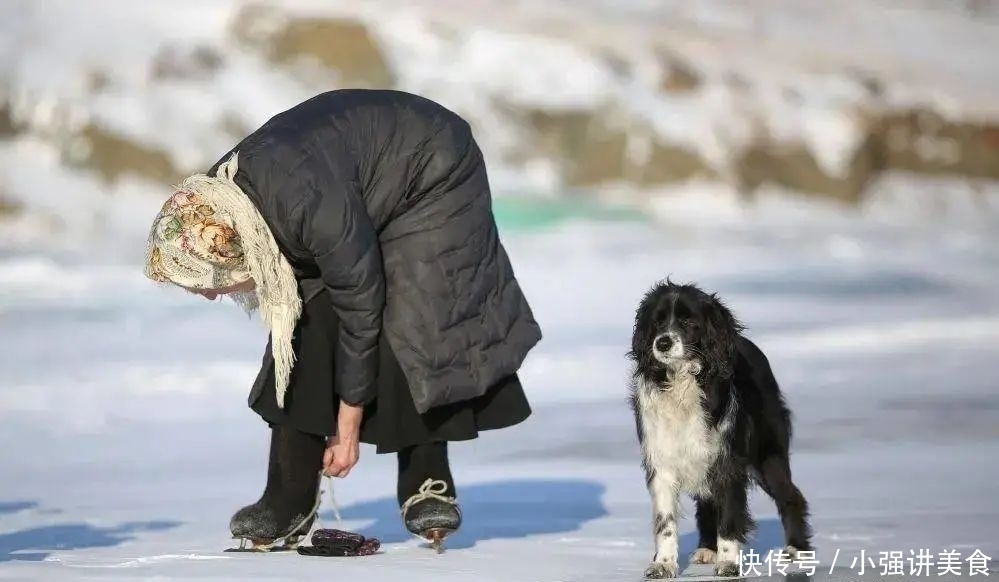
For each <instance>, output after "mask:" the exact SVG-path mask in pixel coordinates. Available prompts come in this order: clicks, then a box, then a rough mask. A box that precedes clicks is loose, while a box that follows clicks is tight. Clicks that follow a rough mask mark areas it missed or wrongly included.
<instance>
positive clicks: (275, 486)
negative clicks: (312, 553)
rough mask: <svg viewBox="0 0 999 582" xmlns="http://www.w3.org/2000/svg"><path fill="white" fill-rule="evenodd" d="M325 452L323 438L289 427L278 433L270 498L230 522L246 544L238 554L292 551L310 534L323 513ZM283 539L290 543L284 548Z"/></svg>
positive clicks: (266, 496) (268, 490) (273, 438)
mask: <svg viewBox="0 0 999 582" xmlns="http://www.w3.org/2000/svg"><path fill="white" fill-rule="evenodd" d="M323 448H324V441H323V439H322V437H317V436H313V435H309V434H306V433H302V432H299V431H296V430H294V429H290V428H286V427H275V428H274V429H273V433H272V435H271V459H270V464H269V467H268V479H267V487H266V488H265V490H264V494H263V496H262V497H261V498H260V500H258V501H257V502H256V503H254V504H252V505H247V506H246V507H243V508H242V509H240V510H239V511H237V512H236V513H235V515H233V516H232V519H231V520H230V522H229V530H230V531H231V532H232V537H233V538H234V539H239V540H240V545H239V548H238V549H236V550H233V551H258V552H260V551H264V552H266V551H271V550H274V549H279V550H290V549H294V548H296V547H297V546H298V544H299V542H301V540H302V538H304V537H305V536H306V535H308V533H309V530H310V529H311V528H312V524H313V523H314V522H315V518H316V512H317V510H318V509H319V494H320V491H319V481H320V478H321V473H320V469H321V466H322V455H323ZM282 540H283V541H284V544H282V545H278V542H280V541H282ZM247 542H249V543H250V547H249V548H247V547H246V543H247Z"/></svg>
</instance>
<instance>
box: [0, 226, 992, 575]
mask: <svg viewBox="0 0 999 582" xmlns="http://www.w3.org/2000/svg"><path fill="white" fill-rule="evenodd" d="M816 212H817V211H815V210H814V209H811V210H809V211H807V212H801V213H799V215H797V218H794V219H791V218H775V217H779V216H780V214H779V213H775V212H769V213H768V216H769V217H770V218H768V219H766V220H763V219H760V218H754V217H753V216H751V215H750V216H745V217H744V218H743V219H742V221H741V222H738V223H730V224H729V225H728V226H725V227H724V228H705V227H701V228H693V227H690V226H684V225H683V222H680V221H670V220H669V219H668V218H667V220H666V224H664V225H658V226H655V227H651V226H649V225H646V224H642V223H631V222H610V221H605V222H597V221H592V220H588V221H583V222H577V223H566V224H561V225H557V226H553V227H551V228H548V229H541V230H534V231H520V232H518V231H515V230H514V229H512V228H511V229H509V230H508V231H506V232H507V234H506V235H505V236H506V239H507V245H508V247H509V249H510V252H511V254H512V256H513V258H514V261H515V265H516V267H517V271H518V274H519V276H520V277H521V279H522V281H523V284H524V287H525V289H526V291H527V293H528V295H529V297H530V299H531V301H532V303H533V305H534V307H535V310H536V312H537V315H538V317H539V319H540V320H541V322H542V324H543V326H544V328H545V332H546V338H545V340H544V342H543V343H542V345H541V346H539V348H538V349H537V351H536V352H534V353H533V354H532V356H531V358H530V360H529V362H528V365H527V366H526V368H525V370H524V380H525V384H526V387H527V389H528V391H529V393H530V395H531V397H532V399H533V402H534V404H535V414H534V416H533V417H532V418H531V419H530V420H529V421H528V422H526V423H525V424H523V425H522V426H520V427H517V428H513V429H510V430H507V431H505V432H502V433H493V434H486V435H484V436H483V437H482V438H481V440H479V441H476V442H474V443H466V444H459V445H456V446H454V447H453V451H454V468H455V473H456V478H457V480H458V483H459V495H460V497H461V500H462V501H463V507H464V510H465V515H466V526H465V527H464V528H463V529H462V530H461V532H460V533H459V534H457V535H456V536H455V537H454V538H452V540H451V543H450V548H451V551H450V552H448V553H446V554H445V555H443V556H436V555H434V554H432V552H430V551H429V550H427V549H425V548H423V547H421V544H420V543H419V542H417V541H415V540H413V539H411V538H409V537H408V536H407V534H406V533H405V531H404V530H403V529H402V527H401V524H400V521H399V519H398V517H397V510H396V508H395V506H394V501H393V499H394V472H395V467H394V462H395V461H394V458H393V457H391V456H376V455H374V454H373V452H372V451H371V450H370V449H365V450H362V461H361V464H360V465H359V466H358V468H357V469H356V470H355V472H354V473H353V474H352V475H351V477H350V478H349V479H347V480H345V481H342V482H338V483H337V485H336V493H337V497H338V501H339V503H340V505H341V507H342V509H343V515H344V518H345V520H346V522H345V526H346V527H349V528H354V529H360V530H363V531H365V532H367V533H369V534H371V535H375V536H378V537H380V538H381V539H382V540H383V541H384V542H385V545H384V552H383V553H382V554H381V555H378V556H375V557H371V558H359V559H353V560H350V559H345V560H335V559H321V558H304V557H301V556H297V555H271V556H260V555H232V554H224V553H222V551H221V550H222V549H223V548H225V547H227V546H228V545H229V544H230V540H229V539H227V533H228V532H227V523H228V518H229V516H230V514H231V512H232V511H234V510H235V509H236V508H238V507H239V506H241V505H242V504H244V503H247V502H250V501H252V500H254V499H256V497H257V496H258V495H259V493H260V490H261V488H262V485H263V477H264V470H265V457H266V439H267V431H266V430H265V427H264V425H263V424H262V423H261V422H260V421H259V420H258V419H257V418H256V417H255V416H254V415H253V414H252V413H251V412H250V411H249V410H248V409H247V408H246V403H245V396H246V391H247V388H248V386H249V383H250V380H251V379H252V377H253V375H254V373H255V371H256V364H257V362H258V360H259V357H260V355H261V353H262V349H263V345H264V339H265V338H264V334H263V331H262V329H261V327H260V326H259V324H258V323H257V322H256V321H247V320H246V318H245V317H243V316H242V315H241V314H239V313H238V311H237V310H236V308H235V307H234V306H231V305H211V304H208V303H207V302H204V301H202V300H198V299H196V298H194V297H191V296H186V295H184V294H182V293H176V292H173V291H171V290H159V289H156V288H154V287H153V286H151V284H148V283H147V282H145V281H144V280H142V279H141V277H140V275H139V274H138V269H137V267H136V266H135V265H134V264H104V265H96V264H92V263H88V262H80V261H78V260H77V259H75V258H73V257H65V256H57V255H54V254H46V253H38V254H34V255H31V254H25V253H24V252H19V253H18V254H7V255H0V370H2V372H0V374H2V375H0V379H2V386H0V443H3V446H2V447H0V466H2V467H3V469H2V478H0V580H43V579H44V580H48V579H51V580H110V579H115V580H117V579H136V580H138V579H142V580H153V579H156V580H162V579H184V580H219V579H240V580H250V579H252V580H279V579H293V580H329V579H344V580H346V579H362V580H374V581H377V580H399V579H407V580H424V579H426V580H431V579H432V580H438V581H447V580H467V579H474V580H498V581H512V580H530V581H534V580H573V581H583V580H601V581H603V580H637V579H639V578H640V576H641V572H642V570H643V569H644V567H645V565H646V562H647V561H648V559H649V558H650V556H651V551H652V550H651V539H650V535H649V529H650V507H649V501H648V497H647V495H646V493H645V489H644V484H643V479H642V475H641V470H640V467H639V463H638V457H637V449H636V444H635V439H634V437H633V435H634V430H633V427H632V424H631V422H632V421H631V418H630V413H629V411H628V409H627V406H626V404H625V380H626V375H627V369H626V362H625V360H624V358H623V353H624V352H625V350H626V349H627V343H628V337H629V333H630V325H631V317H632V312H633V308H634V305H635V302H636V301H637V299H638V297H639V295H640V294H641V293H642V292H643V291H644V290H645V288H646V287H647V286H648V285H649V284H650V283H652V282H653V281H654V280H656V279H658V278H660V277H663V276H665V275H667V274H670V273H672V274H673V275H674V277H676V278H678V279H685V280H697V281H700V282H702V283H703V284H705V285H706V286H709V287H711V288H713V289H716V290H718V291H720V292H721V293H722V294H723V295H724V296H725V297H726V298H727V299H728V301H729V303H730V305H731V306H732V307H733V308H734V309H735V310H736V311H737V313H738V314H739V315H740V316H741V317H742V319H744V320H745V322H746V323H747V324H748V326H749V328H750V333H751V335H752V337H753V338H755V339H756V340H758V342H759V343H760V344H761V345H762V346H763V347H764V349H765V350H767V351H768V352H769V354H770V357H771V360H772V362H773V364H774V366H775V369H776V373H777V375H778V377H779V379H780V380H781V381H782V383H783V386H784V388H785V390H786V392H787V395H788V399H789V401H790V404H791V406H792V407H793V409H794V410H795V412H796V418H797V423H798V424H797V433H796V441H795V448H794V454H793V459H792V466H793V469H794V474H795V478H796V480H797V482H798V484H799V485H800V487H801V488H802V490H803V491H804V492H805V494H806V495H807V497H808V498H809V500H810V501H811V504H812V509H813V513H814V526H815V530H816V543H817V544H818V547H819V557H820V559H821V562H822V564H821V566H820V567H819V572H820V573H821V574H825V575H828V574H829V569H830V567H832V566H833V562H832V560H833V558H834V556H835V555H836V552H837V551H839V552H840V554H839V556H838V558H837V562H836V564H835V567H834V574H836V575H837V576H838V577H840V576H841V577H844V578H845V577H848V576H849V575H850V574H851V573H852V574H854V575H855V574H857V573H858V572H859V563H858V564H856V565H855V566H854V567H853V568H852V569H851V567H850V566H851V561H852V559H853V557H854V556H856V555H857V552H859V551H860V550H864V551H865V552H866V556H868V557H873V561H874V564H875V565H877V564H878V561H879V555H878V552H882V551H901V552H903V555H904V556H905V557H906V558H907V557H909V556H910V551H916V552H918V551H919V550H923V549H925V550H928V551H929V552H930V553H932V554H933V556H934V562H936V558H937V556H938V555H939V553H940V552H942V551H945V550H956V551H957V552H959V553H960V556H961V557H962V558H966V557H967V556H970V555H971V554H972V553H973V552H974V550H976V549H981V550H982V551H983V552H984V553H985V554H987V555H988V556H991V557H993V561H992V562H990V566H991V567H992V568H993V573H994V574H999V571H997V570H996V561H995V560H996V559H999V525H997V523H999V507H997V505H996V502H995V499H996V493H997V488H996V486H995V481H996V478H997V477H999V474H997V470H996V467H997V465H996V463H995V459H996V458H997V455H999V440H997V437H999V396H997V394H996V379H997V377H999V276H997V268H999V245H997V244H995V243H996V238H997V236H996V234H995V233H996V232H997V230H996V229H995V227H994V225H993V226H992V227H980V228H969V227H957V228H951V227H944V226H939V225H937V226H929V227H919V226H898V225H894V226H893V225H890V224H884V223H876V222H873V221H868V220H853V219H846V218H837V217H834V216H831V215H826V214H818V215H817V214H816ZM787 215H788V216H794V215H793V213H788V214H787ZM677 216H681V215H677ZM688 216H689V215H688ZM753 503H754V508H755V511H756V516H757V518H758V521H759V531H758V535H757V538H756V540H755V541H754V544H753V547H754V548H755V550H756V551H757V552H760V553H762V554H765V553H766V551H767V550H769V549H772V548H775V547H776V546H777V545H778V544H779V543H780V530H779V526H778V522H777V521H775V511H774V508H773V505H772V504H771V503H770V502H769V501H768V500H766V499H764V498H763V497H762V496H761V495H756V497H755V498H754V502H753ZM323 517H324V519H325V520H326V521H325V523H327V524H328V523H332V517H331V513H330V511H329V506H328V505H327V506H324V513H323ZM681 528H682V529H681V531H682V538H681V542H682V544H681V545H682V549H683V550H684V551H685V552H686V551H689V550H692V549H693V547H694V546H693V544H694V543H695V541H696V538H695V534H694V533H693V531H694V530H693V524H692V522H691V520H690V519H687V520H685V521H684V522H683V523H682V526H681ZM966 567H967V564H965V575H967V569H966ZM905 568H906V569H905V572H906V573H908V566H905ZM866 569H867V572H868V574H870V572H871V570H872V569H875V570H880V566H877V567H876V568H875V567H873V566H872V565H871V564H870V563H868V564H867V566H866ZM937 574H938V571H937V569H936V567H934V569H933V570H932V576H933V577H937V578H938V576H937ZM924 575H925V574H924ZM868 577H870V576H868Z"/></svg>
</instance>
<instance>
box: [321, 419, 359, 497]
mask: <svg viewBox="0 0 999 582" xmlns="http://www.w3.org/2000/svg"><path fill="white" fill-rule="evenodd" d="M363 416H364V407H363V406H358V405H353V404H347V403H346V402H344V401H342V400H341V401H340V412H339V414H338V415H337V423H336V424H337V429H336V435H334V436H332V437H330V438H329V439H328V440H327V441H326V451H325V452H324V453H323V475H327V476H330V477H341V478H342V477H346V476H347V475H348V474H349V473H350V470H351V469H353V468H354V465H356V464H357V461H358V459H359V458H360V456H361V451H360V433H361V418H362V417H363Z"/></svg>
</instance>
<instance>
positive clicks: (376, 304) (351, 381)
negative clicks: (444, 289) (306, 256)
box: [301, 182, 385, 404]
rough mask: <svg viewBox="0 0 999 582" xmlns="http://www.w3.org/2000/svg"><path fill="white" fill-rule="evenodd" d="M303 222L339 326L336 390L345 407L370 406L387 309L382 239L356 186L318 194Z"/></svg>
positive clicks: (309, 203)
mask: <svg viewBox="0 0 999 582" xmlns="http://www.w3.org/2000/svg"><path fill="white" fill-rule="evenodd" d="M301 216H302V243H303V244H304V245H305V248H306V249H308V250H309V251H310V252H311V253H312V255H313V257H314V258H315V261H316V264H317V265H318V267H319V271H320V274H321V277H322V279H323V283H324V284H325V286H326V289H327V290H328V292H329V294H330V297H331V299H332V302H333V307H334V309H335V310H336V313H337V316H338V318H339V320H340V330H339V340H338V341H337V344H336V351H335V353H334V360H333V361H334V368H335V379H334V382H335V385H334V388H335V390H336V392H337V394H338V395H339V396H340V398H341V399H343V400H344V401H346V402H348V403H350V404H365V403H367V402H369V401H370V400H371V399H372V398H374V396H375V394H376V387H375V382H376V377H377V374H378V335H379V333H380V331H381V327H382V310H383V308H384V306H385V278H384V274H383V272H382V256H381V249H380V247H379V243H378V235H377V233H376V232H375V229H374V227H373V226H372V224H371V219H370V218H369V217H368V214H367V210H366V209H365V206H364V202H363V200H362V199H361V194H360V192H359V191H358V188H357V185H356V184H355V183H353V182H348V183H347V184H344V185H343V187H336V188H325V187H324V191H322V192H318V191H313V192H312V193H311V194H310V195H308V196H307V197H306V199H305V201H304V202H303V208H302V215H301Z"/></svg>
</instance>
